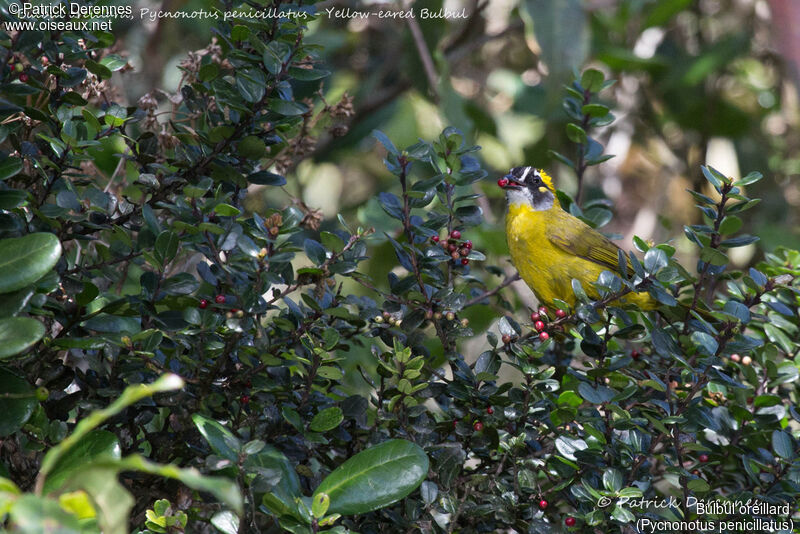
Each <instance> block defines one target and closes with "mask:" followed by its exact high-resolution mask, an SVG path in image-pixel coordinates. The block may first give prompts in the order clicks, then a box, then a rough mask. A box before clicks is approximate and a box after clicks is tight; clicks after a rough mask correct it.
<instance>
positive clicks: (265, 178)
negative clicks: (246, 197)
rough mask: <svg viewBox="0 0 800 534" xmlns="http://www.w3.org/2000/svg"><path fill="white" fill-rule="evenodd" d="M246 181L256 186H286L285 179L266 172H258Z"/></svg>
mask: <svg viewBox="0 0 800 534" xmlns="http://www.w3.org/2000/svg"><path fill="white" fill-rule="evenodd" d="M247 181H248V182H250V183H251V184H258V185H274V186H278V185H286V178H284V177H283V176H281V175H280V174H275V173H274V172H268V171H258V172H254V173H253V174H250V175H248V176H247Z"/></svg>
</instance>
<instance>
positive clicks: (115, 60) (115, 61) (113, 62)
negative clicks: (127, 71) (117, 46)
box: [100, 54, 128, 72]
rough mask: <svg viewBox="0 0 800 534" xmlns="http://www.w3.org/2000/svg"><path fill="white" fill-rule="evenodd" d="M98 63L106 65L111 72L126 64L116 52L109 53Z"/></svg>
mask: <svg viewBox="0 0 800 534" xmlns="http://www.w3.org/2000/svg"><path fill="white" fill-rule="evenodd" d="M100 64H101V65H103V66H105V67H108V69H109V70H110V71H111V72H116V71H118V70H120V69H121V68H122V67H124V66H125V65H127V64H128V62H127V61H126V60H125V59H124V58H123V57H121V56H119V55H117V54H109V55H107V56H105V57H104V58H103V59H101V60H100Z"/></svg>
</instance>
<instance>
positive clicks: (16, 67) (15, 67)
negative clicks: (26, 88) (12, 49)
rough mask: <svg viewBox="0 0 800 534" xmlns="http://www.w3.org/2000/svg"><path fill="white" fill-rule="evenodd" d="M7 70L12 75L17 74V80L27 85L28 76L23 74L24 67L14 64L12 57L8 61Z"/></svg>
mask: <svg viewBox="0 0 800 534" xmlns="http://www.w3.org/2000/svg"><path fill="white" fill-rule="evenodd" d="M8 68H9V69H11V72H12V73H16V74H17V78H18V79H19V81H21V82H22V83H27V81H28V80H29V77H28V74H27V73H26V72H25V65H23V64H22V63H20V62H19V61H16V62H15V58H14V57H13V56H12V57H10V58H9V59H8Z"/></svg>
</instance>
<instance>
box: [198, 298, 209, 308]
mask: <svg viewBox="0 0 800 534" xmlns="http://www.w3.org/2000/svg"><path fill="white" fill-rule="evenodd" d="M197 306H198V307H199V308H200V309H201V310H205V309H206V308H208V301H207V300H206V299H201V300H200V304H198V305H197Z"/></svg>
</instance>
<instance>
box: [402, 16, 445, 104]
mask: <svg viewBox="0 0 800 534" xmlns="http://www.w3.org/2000/svg"><path fill="white" fill-rule="evenodd" d="M406 21H407V22H408V29H409V30H411V37H412V38H413V39H414V45H415V46H416V47H417V53H418V54H419V59H420V61H422V66H423V67H424V69H425V77H426V78H428V86H429V87H430V90H431V95H432V96H433V99H434V100H435V101H437V102H438V100H439V94H438V93H437V92H436V87H437V86H438V85H439V82H438V80H439V75H438V74H436V67H434V65H433V58H432V57H431V51H430V50H428V45H427V43H425V36H424V35H422V29H421V28H420V27H419V23H418V22H417V19H415V18H408V19H406Z"/></svg>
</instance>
